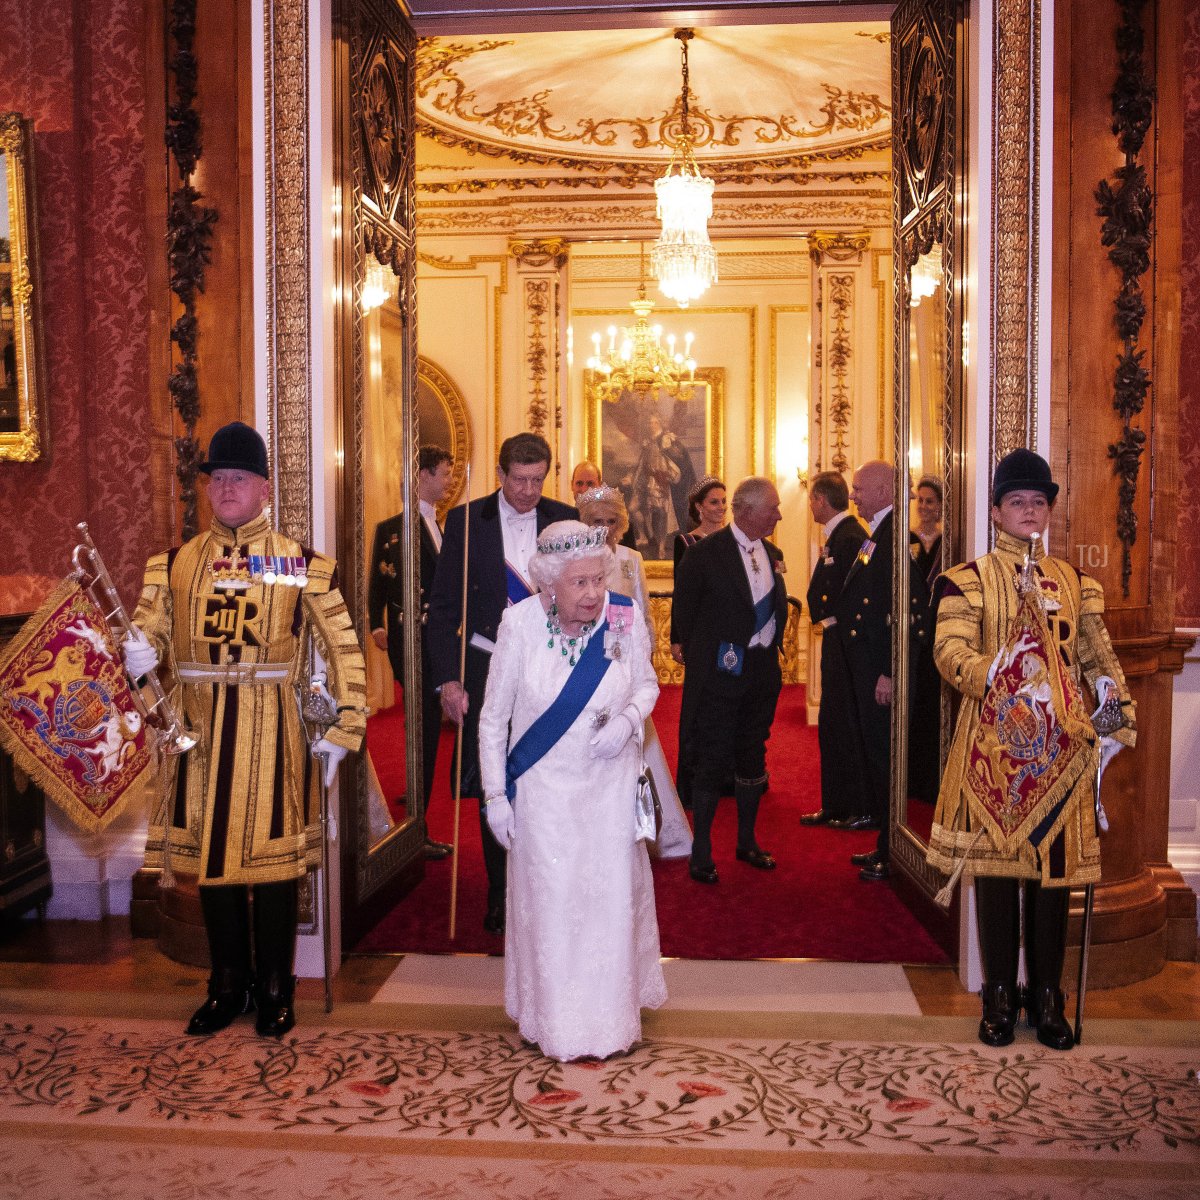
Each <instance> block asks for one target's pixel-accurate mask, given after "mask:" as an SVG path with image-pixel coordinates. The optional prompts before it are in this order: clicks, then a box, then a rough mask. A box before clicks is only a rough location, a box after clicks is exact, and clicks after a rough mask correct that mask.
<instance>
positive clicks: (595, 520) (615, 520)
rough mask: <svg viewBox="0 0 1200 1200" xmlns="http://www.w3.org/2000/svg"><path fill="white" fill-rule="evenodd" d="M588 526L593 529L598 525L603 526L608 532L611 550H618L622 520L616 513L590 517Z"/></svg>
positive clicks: (598, 514) (595, 514)
mask: <svg viewBox="0 0 1200 1200" xmlns="http://www.w3.org/2000/svg"><path fill="white" fill-rule="evenodd" d="M588 524H589V525H590V526H591V527H592V528H593V529H595V527H596V526H597V525H603V526H604V528H605V529H607V530H608V545H609V548H610V549H612V550H615V549H616V548H617V530H618V529H620V527H621V518H620V517H618V516H617V514H616V513H608V512H595V513H593V514H592V515H591V516H590V517H588Z"/></svg>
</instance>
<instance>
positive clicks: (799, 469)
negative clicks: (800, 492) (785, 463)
mask: <svg viewBox="0 0 1200 1200" xmlns="http://www.w3.org/2000/svg"><path fill="white" fill-rule="evenodd" d="M796 482H797V483H799V485H800V486H801V487H802V488H804V489H805V490H806V491H807V490H808V434H804V436H803V437H801V439H800V462H799V463H798V465H797V466H796Z"/></svg>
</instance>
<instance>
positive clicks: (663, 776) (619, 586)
mask: <svg viewBox="0 0 1200 1200" xmlns="http://www.w3.org/2000/svg"><path fill="white" fill-rule="evenodd" d="M578 506H579V517H580V519H581V520H582V521H583V523H584V524H585V525H603V526H604V528H605V529H607V530H608V546H609V549H610V550H612V552H613V554H614V556H615V558H614V561H613V564H612V566H611V567H610V568H609V572H608V587H609V590H610V591H613V592H620V593H621V595H623V596H629V597H630V598H631V599H632V600H633V601H634V603H635V604H636V605H637V606H638V608H640V609H641V611H642V614H643V616H644V617H645V620H646V632H647V633H648V634H649V637H650V649H651V651H652V652H653V649H654V621H653V618H652V617H651V615H650V597H649V595H648V592H647V587H646V564H645V563H644V562H643V561H642V556H641V555H640V554H639V553H638V552H637V551H636V550H633V549H631V548H630V547H629V546H622V545H621V538H623V537H624V536H625V531H626V530H627V529H628V528H629V512H628V510H627V509H626V507H625V498H624V496H622V495H621V493H620V492H619V491H617V489H616V488H613V487H609V486H608V485H607V484H601V485H600V486H599V487H595V488H591V489H590V490H589V491H586V492H584V493H583V495H582V496H580V497H579V500H578ZM644 738H645V745H644V749H643V757H644V759H645V764H646V769H647V771H648V772H649V773H650V775H651V776H652V777H653V779H654V787H655V790H656V791H657V792H658V799H659V803H660V805H661V806H662V828H661V829H660V830H659V833H658V838H657V840H655V841H653V842H651V843H650V853H651V854H652V855H654V857H656V858H687V857H688V856H689V855H690V854H691V852H692V827H691V826H690V825H689V824H688V819H687V814H686V813H685V812H684V811H683V805H682V804H681V803H680V802H679V793H678V792H677V791H676V790H675V772H674V771H672V770H671V769H670V767H668V766H667V756H666V755H665V754H664V753H663V748H662V743H661V742H660V741H659V740H658V731H657V730H656V729H655V728H654V718H653V717H647V718H646V728H645V731H644Z"/></svg>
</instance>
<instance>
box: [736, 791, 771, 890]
mask: <svg viewBox="0 0 1200 1200" xmlns="http://www.w3.org/2000/svg"><path fill="white" fill-rule="evenodd" d="M763 788H764V783H763V782H762V781H759V782H757V783H744V782H743V781H742V780H740V779H735V780H734V784H733V795H734V799H735V800H736V801H737V818H738V831H737V857H738V859H739V860H740V861H741V862H748V863H749V864H750V865H751V866H752V867H758V868H760V869H761V870H764V871H771V870H774V868H775V860H774V859H773V858H772V857H771V856H770V855H769V854H768V853H767V852H766V851H765V850H763V849H762V848H761V847H760V846H759V844H758V840H757V838H755V836H754V826H755V824H756V823H757V821H758V803H759V801H760V800H761V799H762V794H763Z"/></svg>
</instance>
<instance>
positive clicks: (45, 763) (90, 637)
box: [0, 579, 157, 833]
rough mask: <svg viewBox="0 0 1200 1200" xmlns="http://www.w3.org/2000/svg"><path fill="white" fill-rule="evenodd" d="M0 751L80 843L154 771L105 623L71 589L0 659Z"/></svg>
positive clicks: (67, 584)
mask: <svg viewBox="0 0 1200 1200" xmlns="http://www.w3.org/2000/svg"><path fill="white" fill-rule="evenodd" d="M0 742H2V743H3V745H4V748H5V749H6V750H7V751H8V752H9V753H10V754H11V755H12V756H13V759H14V760H15V761H16V763H17V765H18V766H20V767H21V768H22V770H24V771H25V772H26V774H28V775H30V776H31V777H32V778H33V779H34V780H35V781H36V782H37V783H38V785H39V786H40V787H41V788H42V790H43V791H44V792H45V793H46V795H47V796H48V797H49V798H50V799H51V800H53V801H54V802H55V803H56V804H57V805H58V806H59V807H60V808H61V809H62V810H63V812H65V813H66V814H67V816H69V817H70V818H71V820H73V821H74V822H75V824H76V825H78V826H79V828H80V829H82V830H84V831H85V832H86V833H98V832H100V831H101V830H103V829H104V828H106V827H107V826H108V825H109V824H110V823H111V822H112V820H113V819H114V818H115V817H116V816H117V815H118V814H119V813H120V812H121V810H122V809H123V808H124V807H125V805H126V804H127V802H128V801H129V800H130V799H131V798H132V797H135V796H140V795H142V794H143V789H144V787H145V785H146V783H147V782H148V780H149V778H150V776H151V775H152V774H153V773H154V771H155V769H156V767H157V754H156V747H155V743H154V740H153V738H152V736H151V735H150V733H149V731H148V730H147V729H146V724H145V719H144V717H143V716H142V712H141V709H140V707H139V704H138V701H137V699H136V698H135V697H134V694H133V691H132V689H131V688H130V685H129V680H128V678H127V676H126V674H125V667H124V664H123V662H122V659H121V654H120V651H119V650H118V648H117V646H116V645H115V643H114V641H113V637H112V633H111V632H110V631H109V628H108V623H107V622H106V621H105V619H104V615H103V614H102V613H101V612H100V610H99V609H98V608H97V607H96V605H95V603H94V602H93V600H92V598H91V597H90V596H89V595H88V594H87V593H86V592H85V591H84V590H83V589H82V588H81V587H80V586H79V584H78V583H76V582H75V581H74V580H73V579H66V580H64V581H63V582H62V583H61V584H59V586H58V587H57V588H56V589H55V591H54V592H53V594H52V595H51V596H50V598H49V599H48V600H47V601H46V602H45V603H44V604H43V605H42V607H41V608H40V609H38V611H37V612H36V613H34V615H33V616H32V617H30V618H29V620H28V621H26V622H25V624H24V625H23V626H22V627H21V631H20V632H19V633H18V634H17V636H16V637H15V638H13V640H12V641H11V642H10V643H9V644H8V645H7V646H6V647H5V649H4V652H3V655H2V656H0Z"/></svg>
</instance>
